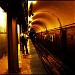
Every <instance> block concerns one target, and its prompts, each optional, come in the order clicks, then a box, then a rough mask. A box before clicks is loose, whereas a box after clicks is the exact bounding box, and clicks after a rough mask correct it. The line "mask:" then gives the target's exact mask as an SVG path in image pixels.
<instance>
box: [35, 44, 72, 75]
mask: <svg viewBox="0 0 75 75" xmlns="http://www.w3.org/2000/svg"><path fill="white" fill-rule="evenodd" d="M35 47H36V50H37V53H38V55H39V57H40V58H41V61H42V63H43V65H44V67H45V69H46V71H47V73H48V74H50V75H73V74H72V72H70V70H69V68H68V67H66V66H65V65H64V64H63V63H62V62H61V61H60V60H59V59H58V58H57V57H56V56H54V55H52V54H51V53H50V52H49V51H48V50H46V49H45V48H44V47H43V46H42V45H40V44H39V43H37V44H35Z"/></svg>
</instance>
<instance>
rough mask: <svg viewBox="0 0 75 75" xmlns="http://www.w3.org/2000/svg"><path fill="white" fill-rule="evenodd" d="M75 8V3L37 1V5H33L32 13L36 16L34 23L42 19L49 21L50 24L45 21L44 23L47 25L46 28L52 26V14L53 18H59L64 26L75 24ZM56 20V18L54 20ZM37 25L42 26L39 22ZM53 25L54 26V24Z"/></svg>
mask: <svg viewBox="0 0 75 75" xmlns="http://www.w3.org/2000/svg"><path fill="white" fill-rule="evenodd" d="M74 7H75V1H37V3H36V4H35V5H33V11H32V12H33V14H34V16H33V22H34V21H35V19H38V18H41V19H46V20H47V21H49V22H48V24H47V23H46V22H44V21H43V23H46V26H47V25H50V22H52V21H50V20H51V19H52V17H51V15H50V13H51V14H52V16H53V15H54V16H56V17H57V18H59V20H60V23H61V24H62V26H64V25H69V24H72V23H75V10H74ZM40 12H42V13H40ZM54 19H55V18H53V20H54ZM39 21H40V20H39ZM39 21H38V22H39ZM40 22H42V21H40ZM35 24H37V25H40V24H38V23H37V22H36V23H35ZM51 25H52V26H53V24H51ZM51 25H50V27H51ZM55 26H56V25H55ZM57 27H58V26H57ZM51 28H52V27H51ZM55 28H56V27H55Z"/></svg>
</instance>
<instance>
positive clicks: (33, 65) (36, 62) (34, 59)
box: [0, 39, 47, 74]
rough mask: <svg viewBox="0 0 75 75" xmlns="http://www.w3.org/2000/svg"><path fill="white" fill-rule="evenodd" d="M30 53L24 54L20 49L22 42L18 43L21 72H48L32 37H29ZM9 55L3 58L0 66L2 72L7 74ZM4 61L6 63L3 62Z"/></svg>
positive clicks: (0, 72)
mask: <svg viewBox="0 0 75 75" xmlns="http://www.w3.org/2000/svg"><path fill="white" fill-rule="evenodd" d="M27 45H28V52H29V54H28V55H26V54H25V55H24V56H23V54H22V51H20V44H18V61H19V68H20V72H19V74H47V72H46V70H45V68H44V66H43V64H42V62H41V60H40V58H39V56H38V54H37V52H36V49H35V47H34V45H33V43H32V41H31V40H30V39H28V43H27ZM7 60H8V59H7V56H4V57H3V59H1V63H0V64H1V66H3V67H0V74H5V73H6V71H7V70H8V65H7V64H8V62H7ZM2 63H4V65H5V67H4V65H3V64H2Z"/></svg>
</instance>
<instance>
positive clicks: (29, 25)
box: [28, 1, 36, 32]
mask: <svg viewBox="0 0 75 75" xmlns="http://www.w3.org/2000/svg"><path fill="white" fill-rule="evenodd" d="M31 4H36V1H28V9H29V10H30V9H31V8H30V6H31ZM31 10H32V9H31ZM31 13H32V12H31ZM32 17H33V15H32V14H30V15H29V16H28V31H29V32H30V28H31V26H32V25H31V22H32V20H33V19H32Z"/></svg>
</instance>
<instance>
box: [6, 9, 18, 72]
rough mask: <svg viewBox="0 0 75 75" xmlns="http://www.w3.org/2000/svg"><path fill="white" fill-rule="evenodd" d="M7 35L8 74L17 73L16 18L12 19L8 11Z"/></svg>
mask: <svg viewBox="0 0 75 75" xmlns="http://www.w3.org/2000/svg"><path fill="white" fill-rule="evenodd" d="M7 33H8V71H9V73H17V72H19V64H18V36H17V24H16V18H13V17H12V12H10V10H9V11H8V13H7Z"/></svg>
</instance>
